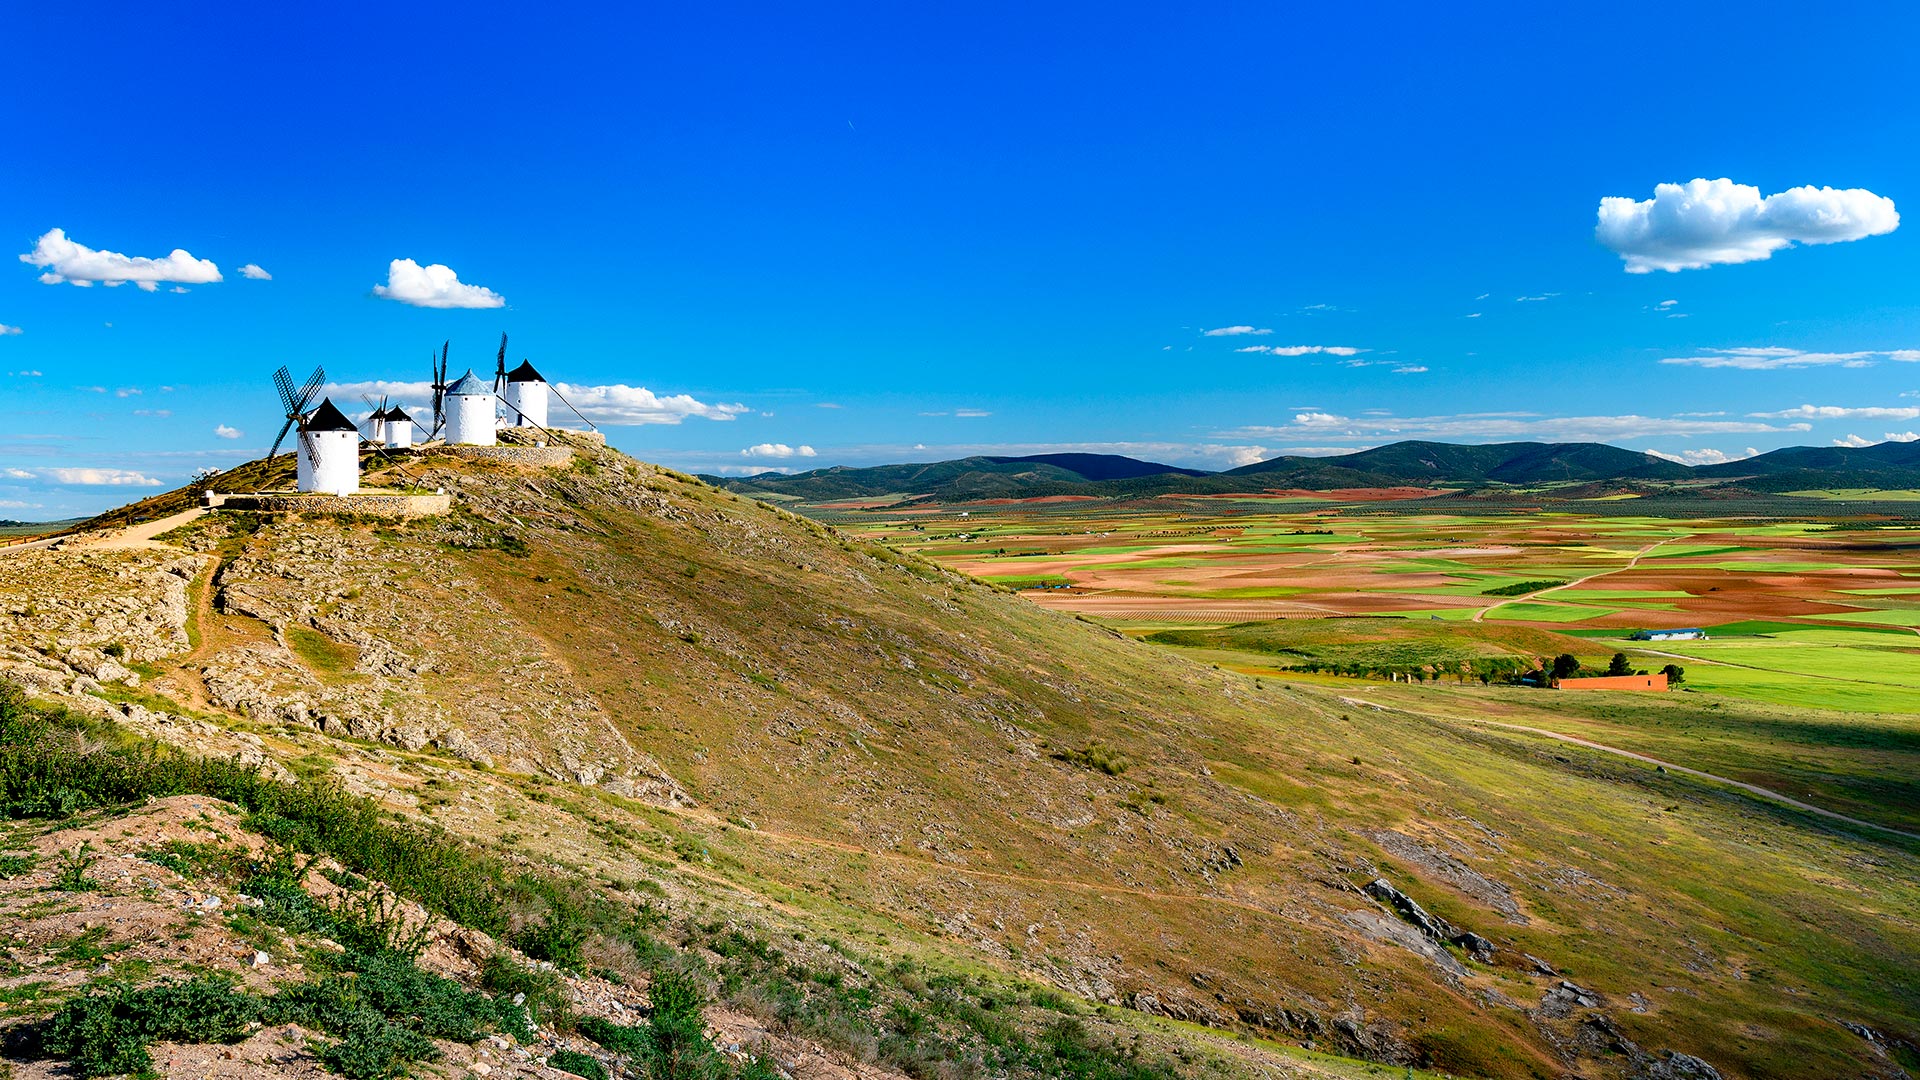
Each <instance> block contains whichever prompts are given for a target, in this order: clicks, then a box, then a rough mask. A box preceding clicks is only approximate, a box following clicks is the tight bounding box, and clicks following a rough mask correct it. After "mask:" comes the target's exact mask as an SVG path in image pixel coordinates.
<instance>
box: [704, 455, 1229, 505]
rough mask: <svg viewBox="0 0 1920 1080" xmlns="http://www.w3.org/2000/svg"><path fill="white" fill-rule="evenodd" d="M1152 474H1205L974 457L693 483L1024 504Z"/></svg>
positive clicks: (1114, 462) (1132, 464) (1083, 458)
mask: <svg viewBox="0 0 1920 1080" xmlns="http://www.w3.org/2000/svg"><path fill="white" fill-rule="evenodd" d="M1160 475H1165V476H1172V477H1203V476H1207V475H1209V474H1207V473H1205V472H1201V471H1200V470H1197V469H1182V468H1179V467H1177V466H1174V465H1162V464H1159V463H1158V462H1152V461H1140V460H1138V459H1136V458H1130V457H1122V456H1120V455H1118V454H1035V455H1033V456H1031V457H996V456H988V455H980V456H976V457H965V458H959V459H957V460H954V461H936V462H925V463H916V464H907V465H877V466H874V467H871V468H864V469H856V468H849V467H847V466H844V465H836V466H833V467H832V468H827V469H814V470H812V471H810V472H803V473H795V474H793V475H785V474H781V473H761V474H759V475H757V476H747V477H734V478H726V477H718V476H703V477H701V479H703V480H705V481H707V482H708V483H711V484H714V485H717V486H720V487H724V488H727V489H729V490H732V491H737V492H740V493H742V494H749V495H760V496H763V497H764V496H771V497H773V498H776V499H798V500H801V501H804V502H831V501H834V500H839V499H873V498H879V497H882V496H887V495H901V494H905V495H912V496H916V497H934V498H939V499H945V500H967V499H994V498H1028V497H1032V496H1034V495H1039V494H1054V493H1057V492H1060V491H1070V490H1075V489H1079V488H1083V487H1085V486H1086V485H1088V484H1097V483H1107V482H1112V481H1116V480H1135V479H1139V478H1141V477H1149V476H1160Z"/></svg>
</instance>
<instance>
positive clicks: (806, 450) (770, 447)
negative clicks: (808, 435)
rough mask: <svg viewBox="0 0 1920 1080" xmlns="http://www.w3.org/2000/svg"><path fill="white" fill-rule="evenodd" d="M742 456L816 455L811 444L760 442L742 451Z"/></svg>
mask: <svg viewBox="0 0 1920 1080" xmlns="http://www.w3.org/2000/svg"><path fill="white" fill-rule="evenodd" d="M740 455H741V456H742V457H752V458H790V457H814V456H816V455H815V452H814V449H813V447H811V446H788V445H787V444H786V443H764V442H763V443H759V444H757V445H754V446H749V447H747V448H746V449H745V450H742V451H740Z"/></svg>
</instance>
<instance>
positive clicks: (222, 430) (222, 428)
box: [213, 424, 246, 439]
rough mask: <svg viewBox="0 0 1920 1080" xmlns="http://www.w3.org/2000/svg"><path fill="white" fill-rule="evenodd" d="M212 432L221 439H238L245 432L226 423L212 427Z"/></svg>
mask: <svg viewBox="0 0 1920 1080" xmlns="http://www.w3.org/2000/svg"><path fill="white" fill-rule="evenodd" d="M213 433H214V434H215V435H218V436H220V437H221V438H223V439H238V438H240V437H241V436H243V435H245V434H246V432H244V431H241V430H240V429H239V428H237V427H231V426H229V425H226V424H221V425H219V426H218V427H216V428H214V429H213Z"/></svg>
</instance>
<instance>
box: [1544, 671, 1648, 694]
mask: <svg viewBox="0 0 1920 1080" xmlns="http://www.w3.org/2000/svg"><path fill="white" fill-rule="evenodd" d="M1559 685H1560V689H1562V690H1665V689H1666V688H1667V677H1666V675H1664V674H1658V675H1596V676H1594V677H1592V678H1588V679H1561V680H1560V684H1559Z"/></svg>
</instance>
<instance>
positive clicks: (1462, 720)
mask: <svg viewBox="0 0 1920 1080" xmlns="http://www.w3.org/2000/svg"><path fill="white" fill-rule="evenodd" d="M1683 659H1686V658H1684V657H1683ZM1340 700H1341V701H1344V702H1346V703H1347V704H1349V705H1356V706H1359V707H1361V708H1368V709H1378V710H1381V711H1386V710H1388V709H1392V710H1393V711H1395V712H1403V713H1407V714H1408V715H1411V716H1418V717H1421V718H1423V719H1427V720H1440V721H1445V722H1447V723H1453V724H1478V725H1481V726H1484V727H1496V728H1504V729H1506V730H1508V731H1520V732H1525V733H1527V734H1529V735H1541V736H1544V737H1546V738H1549V739H1556V740H1558V741H1560V742H1564V743H1572V744H1573V745H1575V746H1580V747H1585V748H1586V749H1588V750H1599V751H1601V752H1603V753H1608V754H1616V755H1618V756H1620V757H1623V758H1631V759H1633V760H1634V761H1638V762H1642V763H1644V764H1647V765H1658V766H1660V767H1661V768H1663V769H1665V770H1667V771H1668V772H1676V773H1684V774H1685V775H1687V776H1695V777H1699V778H1700V779H1702V780H1711V781H1713V782H1714V783H1716V784H1725V785H1727V786H1728V787H1733V788H1738V789H1740V790H1741V791H1744V792H1746V793H1747V794H1749V795H1757V796H1759V797H1760V798H1763V799H1770V800H1772V801H1774V802H1778V803H1784V804H1785V805H1787V806H1791V807H1793V808H1794V809H1796V810H1805V811H1806V812H1807V813H1809V814H1818V815H1819V816H1821V817H1824V818H1830V819H1832V820H1834V821H1844V822H1846V823H1847V824H1849V825H1858V826H1860V827H1862V828H1866V829H1874V830H1877V831H1879V832H1885V833H1892V834H1893V835H1895V836H1902V837H1905V838H1907V839H1908V840H1920V833H1911V832H1908V831H1906V830H1905V829H1896V828H1894V827H1893V826H1891V825H1882V824H1880V823H1879V822H1877V821H1868V820H1866V819H1865V818H1857V817H1852V816H1849V815H1847V814H1842V813H1840V812H1838V811H1836V810H1828V809H1826V808H1825V807H1821V806H1815V805H1813V804H1812V803H1810V802H1802V801H1800V800H1799V799H1796V798H1794V797H1793V796H1791V795H1785V794H1782V793H1781V792H1778V791H1775V790H1773V789H1772V788H1767V787H1761V786H1760V785H1759V784H1749V783H1747V782H1746V781H1744V780H1735V779H1732V778H1731V777H1726V776H1721V775H1719V774H1718V773H1710V772H1707V771H1705V770H1703V769H1693V768H1688V767H1687V766H1685V765H1675V764H1674V763H1673V762H1671V761H1667V760H1665V759H1663V758H1657V757H1653V756H1651V755H1648V754H1640V753H1635V752H1634V751H1632V750H1622V749H1620V748H1619V747H1617V746H1608V745H1607V744H1605V743H1597V742H1594V741H1593V740H1591V739H1582V738H1580V737H1579V736H1577V735H1563V734H1561V733H1560V732H1558V731H1549V730H1547V729H1546V728H1537V727H1528V726H1527V725H1525V724H1509V723H1505V722H1503V721H1500V720H1484V719H1481V718H1479V717H1476V716H1449V715H1447V714H1445V713H1431V712H1421V711H1418V710H1415V709H1409V708H1406V707H1404V706H1401V705H1391V706H1388V705H1382V704H1380V703H1379V702H1376V701H1369V700H1367V699H1366V698H1355V697H1342V698H1341V699H1340Z"/></svg>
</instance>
